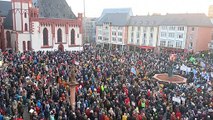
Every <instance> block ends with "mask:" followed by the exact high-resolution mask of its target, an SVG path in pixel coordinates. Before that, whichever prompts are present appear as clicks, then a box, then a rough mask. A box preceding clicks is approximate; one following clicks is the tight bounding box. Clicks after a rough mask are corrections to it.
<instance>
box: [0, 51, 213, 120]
mask: <svg viewBox="0 0 213 120" xmlns="http://www.w3.org/2000/svg"><path fill="white" fill-rule="evenodd" d="M3 54H4V63H5V64H4V68H2V70H1V71H0V120H10V119H12V120H22V119H26V120H27V119H29V120H195V119H197V120H201V119H202V120H212V119H213V109H212V108H213V97H212V95H213V94H212V78H213V76H212V75H213V74H212V72H213V70H212V65H211V64H210V63H208V62H206V61H205V60H206V56H201V57H200V56H198V57H195V58H196V59H197V58H199V61H198V60H197V64H193V63H192V62H190V61H189V57H191V56H192V55H193V54H186V53H176V58H175V61H173V62H171V61H170V60H169V56H170V54H171V53H169V52H162V53H158V54H157V53H154V52H152V51H143V52H127V51H116V50H114V51H112V50H105V49H96V48H93V47H89V48H88V49H86V50H84V51H81V52H70V51H64V52H61V51H46V52H44V51H38V52H33V51H29V52H23V53H9V52H4V53H3ZM200 61H202V63H205V67H204V66H200V64H199V62H200ZM182 64H184V65H188V66H190V67H191V68H192V69H193V70H192V71H190V72H185V71H182V70H181V69H180V66H181V65H182ZM171 66H173V69H174V70H173V72H174V73H173V74H178V75H181V76H183V77H186V78H187V82H186V83H185V84H172V83H164V82H159V81H157V80H155V79H153V76H154V75H155V74H158V73H167V71H168V68H170V67H171ZM71 68H75V74H76V76H75V78H76V81H77V82H78V83H79V84H78V85H77V86H76V104H75V108H72V105H70V90H69V89H70V87H69V85H68V84H69V82H70V78H69V74H70V70H71ZM132 70H135V71H132ZM206 76H208V77H206Z"/></svg>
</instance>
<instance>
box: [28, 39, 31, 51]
mask: <svg viewBox="0 0 213 120" xmlns="http://www.w3.org/2000/svg"><path fill="white" fill-rule="evenodd" d="M27 50H28V51H29V50H32V48H31V41H27Z"/></svg>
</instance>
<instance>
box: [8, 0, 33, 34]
mask: <svg viewBox="0 0 213 120" xmlns="http://www.w3.org/2000/svg"><path fill="white" fill-rule="evenodd" d="M11 2H12V16H13V30H15V31H17V32H22V33H29V29H30V28H29V27H30V19H29V17H30V16H29V15H30V8H31V7H32V0H11Z"/></svg>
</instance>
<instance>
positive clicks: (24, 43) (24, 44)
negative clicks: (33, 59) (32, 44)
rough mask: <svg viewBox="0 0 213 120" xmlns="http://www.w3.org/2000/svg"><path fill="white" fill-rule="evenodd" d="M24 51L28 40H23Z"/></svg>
mask: <svg viewBox="0 0 213 120" xmlns="http://www.w3.org/2000/svg"><path fill="white" fill-rule="evenodd" d="M23 51H26V42H25V41H23Z"/></svg>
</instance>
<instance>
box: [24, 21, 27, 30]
mask: <svg viewBox="0 0 213 120" xmlns="http://www.w3.org/2000/svg"><path fill="white" fill-rule="evenodd" d="M24 30H25V31H28V25H27V23H25V24H24Z"/></svg>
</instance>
